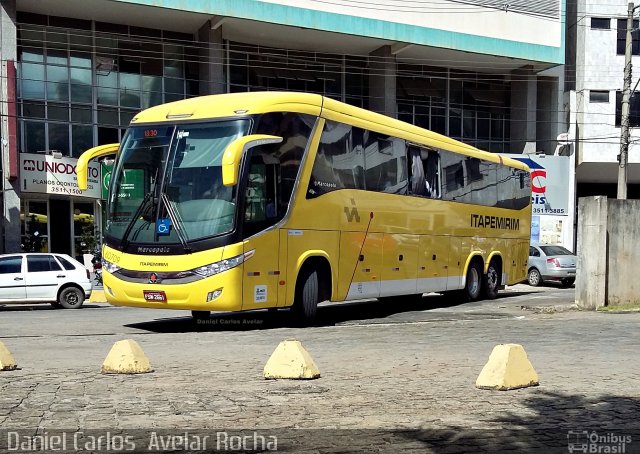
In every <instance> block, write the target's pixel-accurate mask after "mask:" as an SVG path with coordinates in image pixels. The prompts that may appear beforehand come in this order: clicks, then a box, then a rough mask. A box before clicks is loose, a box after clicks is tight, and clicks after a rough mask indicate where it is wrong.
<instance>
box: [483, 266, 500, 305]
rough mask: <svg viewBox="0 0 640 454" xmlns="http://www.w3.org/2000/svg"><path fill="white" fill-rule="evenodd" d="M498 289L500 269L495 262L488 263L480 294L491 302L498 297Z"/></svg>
mask: <svg viewBox="0 0 640 454" xmlns="http://www.w3.org/2000/svg"><path fill="white" fill-rule="evenodd" d="M499 288H500V267H499V266H498V264H497V262H496V261H495V260H491V262H489V267H488V268H487V274H485V275H484V276H483V279H482V293H483V294H484V297H485V298H487V299H489V300H493V299H496V297H497V296H498V289H499Z"/></svg>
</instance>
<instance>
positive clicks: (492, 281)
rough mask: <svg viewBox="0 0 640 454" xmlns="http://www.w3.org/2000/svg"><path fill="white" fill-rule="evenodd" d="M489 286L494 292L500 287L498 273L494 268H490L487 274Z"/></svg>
mask: <svg viewBox="0 0 640 454" xmlns="http://www.w3.org/2000/svg"><path fill="white" fill-rule="evenodd" d="M487 284H488V285H489V288H490V289H491V290H493V289H494V288H496V286H497V285H498V273H497V272H496V270H495V269H494V268H489V271H488V272H487Z"/></svg>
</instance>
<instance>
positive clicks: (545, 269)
mask: <svg viewBox="0 0 640 454" xmlns="http://www.w3.org/2000/svg"><path fill="white" fill-rule="evenodd" d="M575 280H576V256H575V255H574V254H573V252H571V251H569V250H567V249H565V248H563V247H562V246H554V245H550V244H534V245H531V246H530V247H529V274H528V275H527V281H528V282H529V285H533V286H538V285H540V284H541V283H542V282H543V281H560V283H561V284H562V286H563V287H571V285H573V283H574V282H575Z"/></svg>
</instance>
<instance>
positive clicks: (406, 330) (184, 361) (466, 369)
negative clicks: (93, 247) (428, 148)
mask: <svg viewBox="0 0 640 454" xmlns="http://www.w3.org/2000/svg"><path fill="white" fill-rule="evenodd" d="M516 287H517V288H510V289H509V291H508V292H506V293H505V294H504V296H503V297H501V298H499V299H498V300H495V301H490V302H483V303H474V304H471V305H459V306H451V305H450V302H449V301H448V300H447V299H446V298H445V297H427V298H425V299H424V301H423V303H421V305H403V304H402V303H400V302H394V303H393V307H390V306H389V305H388V304H387V305H382V304H381V303H377V302H364V303H359V304H350V305H342V306H332V307H323V308H321V309H320V316H321V317H320V318H321V325H322V326H318V327H313V328H306V329H297V328H291V327H289V326H287V323H286V322H285V321H283V318H282V317H277V318H276V317H275V316H273V315H272V314H271V315H270V314H262V313H261V314H255V313H254V314H251V313H248V314H235V315H225V316H220V317H216V318H214V319H212V320H216V321H215V322H212V323H210V324H206V325H203V324H196V323H195V322H193V321H192V320H191V319H190V318H189V317H185V315H186V314H185V313H183V312H171V311H150V310H138V309H129V308H114V307H110V306H105V305H100V304H89V305H88V307H87V308H86V309H83V310H80V311H52V310H48V309H45V308H43V309H42V310H33V311H22V310H14V311H8V312H4V313H0V341H2V342H4V344H5V345H6V346H7V347H8V348H9V349H10V350H11V352H12V353H13V355H14V357H15V358H16V360H17V361H18V364H19V366H20V367H21V369H20V370H17V371H13V372H3V373H0V429H11V430H14V429H28V430H32V431H33V430H35V429H36V428H38V427H39V428H41V431H42V430H43V429H46V430H55V429H67V430H69V429H70V430H79V429H82V430H89V429H95V430H97V431H101V430H102V431H104V430H108V429H112V430H123V431H134V432H132V433H137V432H135V429H145V430H147V431H148V430H150V429H154V428H158V429H163V430H166V431H172V430H181V429H191V430H198V429H200V430H209V431H216V430H220V429H225V430H230V429H238V430H239V429H250V430H253V429H255V428H260V429H264V430H267V431H269V430H270V431H271V433H274V434H276V435H279V436H280V437H281V439H285V440H288V442H289V444H288V446H289V447H292V446H295V449H293V451H295V452H300V451H305V452H306V451H310V452H325V451H324V450H323V449H322V448H323V447H324V448H327V447H328V448H327V449H329V448H330V449H332V451H331V452H345V450H349V449H351V450H352V452H356V451H361V449H359V448H363V449H365V448H366V449H367V450H370V449H369V448H372V447H373V448H375V449H373V450H378V451H384V452H396V450H397V449H398V448H400V447H402V449H407V450H416V451H417V452H430V451H431V452H442V451H447V452H449V451H451V452H469V451H475V452H477V451H496V450H499V451H504V450H513V451H519V452H522V451H533V450H540V452H548V450H549V449H551V448H554V449H557V450H559V451H558V452H566V450H567V447H568V445H567V443H568V441H567V440H568V439H567V435H568V434H569V432H570V431H571V433H574V432H576V433H578V435H577V437H578V438H579V436H580V435H579V434H580V433H583V432H585V431H593V430H596V431H598V432H600V433H609V432H607V431H614V432H615V433H616V434H629V436H633V439H634V440H636V441H635V443H627V444H626V446H625V449H626V451H625V452H640V423H638V418H637V415H638V414H640V382H639V380H638V376H640V367H639V365H638V361H637V357H638V353H637V352H638V346H639V343H640V333H639V332H638V329H637V327H638V323H639V322H640V314H600V313H591V312H579V311H571V310H569V311H555V312H552V313H538V312H536V311H533V310H522V306H528V307H529V308H531V307H552V306H557V307H563V308H568V307H569V306H570V304H571V301H572V298H573V295H572V291H571V290H558V289H555V288H543V289H532V288H530V287H528V286H516ZM545 295H546V296H545ZM434 306H435V307H434ZM429 307H431V308H432V309H428V308H429ZM0 311H2V309H0ZM277 315H280V314H277ZM7 323H10V324H7ZM124 338H131V339H134V340H136V341H137V342H138V343H139V344H140V345H141V347H142V348H143V349H144V351H145V352H146V353H147V355H148V356H149V358H150V360H151V364H152V366H153V367H154V369H155V372H154V373H151V374H145V375H137V376H111V375H108V376H105V375H100V373H99V370H100V364H101V363H102V361H103V360H104V358H105V356H106V354H107V353H108V351H109V349H110V347H111V345H112V344H113V343H114V342H116V341H117V340H120V339H124ZM285 338H296V339H298V340H300V341H302V343H303V344H304V346H305V347H306V349H307V350H308V351H309V353H310V354H311V355H312V356H313V358H314V360H315V362H316V364H317V365H318V367H319V368H320V371H321V373H322V377H321V378H320V379H317V380H312V381H282V380H277V381H271V380H270V381H266V380H264V379H263V377H262V368H263V366H264V364H265V362H266V361H267V359H268V358H269V355H270V354H271V352H272V351H273V349H274V348H275V347H276V346H277V345H278V342H280V341H281V340H283V339H285ZM499 343H519V344H522V345H523V346H524V348H525V349H526V351H527V353H528V355H529V358H530V360H531V362H532V364H533V366H534V367H535V369H536V371H537V372H538V374H539V376H540V386H538V387H535V388H527V389H522V390H517V391H508V392H498V391H487V390H478V389H476V388H475V387H474V383H475V379H476V378H477V376H478V374H479V373H480V370H481V369H482V367H483V365H484V363H485V362H486V361H487V359H488V356H489V354H490V353H491V350H492V348H493V346H494V345H496V344H499ZM285 429H299V430H303V429H322V430H319V431H306V432H292V433H289V434H288V435H287V432H286V430H285ZM391 430H401V432H393V433H391V432H390V431H391ZM145 436H146V435H145ZM143 438H144V437H143ZM1 440H2V436H1V435H0V446H1ZM301 440H307V441H308V443H307V444H304V443H302V444H298V443H299V442H300V441H301ZM327 440H338V441H336V442H335V443H337V444H335V443H334V444H333V445H332V444H331V443H329V442H328V441H327ZM609 441H611V437H609ZM614 441H615V439H614ZM314 442H315V445H316V446H315V447H314V446H313V445H314ZM332 443H333V442H332ZM318 444H319V446H320V447H318ZM601 445H602V443H601ZM580 446H582V445H580ZM603 446H604V445H603ZM281 447H282V444H281ZM314 449H315V451H314Z"/></svg>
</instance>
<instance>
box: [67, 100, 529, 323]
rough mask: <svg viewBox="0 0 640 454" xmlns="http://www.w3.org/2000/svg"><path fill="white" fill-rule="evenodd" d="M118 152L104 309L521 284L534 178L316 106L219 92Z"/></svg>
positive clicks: (149, 120) (309, 306) (217, 306)
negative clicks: (107, 303) (109, 305)
mask: <svg viewBox="0 0 640 454" xmlns="http://www.w3.org/2000/svg"><path fill="white" fill-rule="evenodd" d="M114 152H117V155H116V158H115V164H114V167H113V172H112V175H111V182H110V188H109V195H108V201H107V209H106V222H105V229H104V232H103V234H104V242H103V254H102V257H103V263H104V266H103V270H104V274H103V280H104V289H105V295H106V299H107V301H108V302H109V303H111V304H113V305H118V306H135V307H147V308H162V309H183V310H191V311H192V315H193V316H194V317H196V318H200V317H209V314H210V312H211V311H245V310H254V309H267V308H284V307H290V308H291V309H292V310H293V311H294V312H295V314H296V315H297V316H298V317H299V318H300V319H301V320H303V321H307V322H308V321H311V320H312V319H313V318H314V317H315V314H316V309H317V306H318V303H320V302H324V301H327V300H330V301H346V300H357V299H367V298H381V299H384V298H385V297H406V298H409V297H413V298H415V297H418V296H421V295H423V294H424V293H427V292H448V291H455V296H456V297H458V298H462V299H464V300H476V299H479V298H495V297H496V295H497V292H498V290H499V289H500V288H502V287H504V285H506V284H515V283H517V282H520V281H522V280H524V279H525V278H526V274H527V258H528V250H529V235H530V223H531V182H530V174H529V170H528V168H527V167H526V166H525V165H524V164H522V163H519V162H517V161H515V160H510V159H508V158H503V157H501V156H499V155H497V154H492V153H487V152H483V151H480V150H478V149H476V148H474V147H472V146H469V145H466V144H463V143H461V142H459V141H456V140H453V139H451V138H448V137H445V136H443V135H440V134H436V133H433V132H431V131H428V130H425V129H421V128H419V127H416V126H413V125H410V124H407V123H404V122H402V121H399V120H395V119H392V118H389V117H386V116H383V115H380V114H377V113H373V112H370V111H367V110H364V109H360V108H357V107H354V106H350V105H347V104H344V103H341V102H338V101H335V100H332V99H329V98H326V97H323V96H321V95H315V94H307V93H288V92H253V93H235V94H223V95H212V96H204V97H198V98H192V99H187V100H183V101H177V102H173V103H169V104H164V105H160V106H156V107H152V108H149V109H147V110H144V111H142V112H141V113H139V114H138V115H136V117H135V118H134V119H133V120H132V121H131V124H130V127H129V128H128V130H127V132H126V134H125V136H124V138H123V141H122V143H121V144H111V145H103V146H99V147H96V148H94V149H91V150H88V151H86V152H85V153H84V154H83V155H82V156H81V158H80V160H79V162H78V166H77V169H78V181H79V184H80V186H81V188H82V186H83V185H85V184H86V166H87V163H88V162H89V161H90V160H91V159H95V158H97V157H100V156H103V155H107V154H112V153H114Z"/></svg>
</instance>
